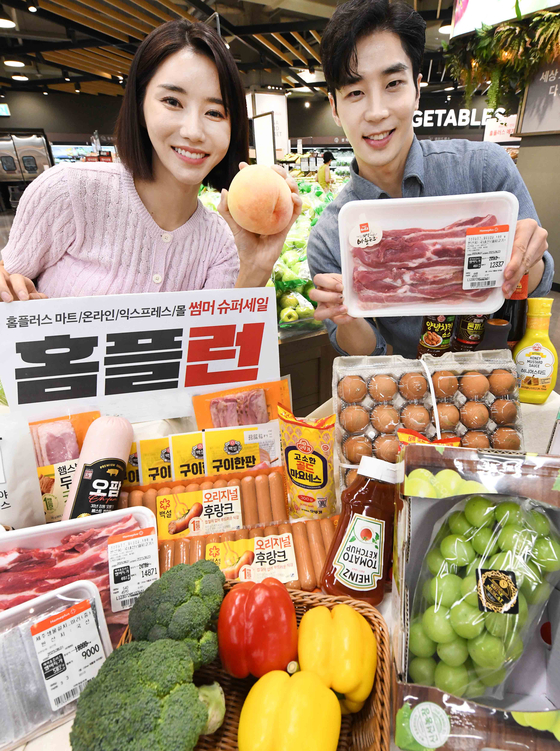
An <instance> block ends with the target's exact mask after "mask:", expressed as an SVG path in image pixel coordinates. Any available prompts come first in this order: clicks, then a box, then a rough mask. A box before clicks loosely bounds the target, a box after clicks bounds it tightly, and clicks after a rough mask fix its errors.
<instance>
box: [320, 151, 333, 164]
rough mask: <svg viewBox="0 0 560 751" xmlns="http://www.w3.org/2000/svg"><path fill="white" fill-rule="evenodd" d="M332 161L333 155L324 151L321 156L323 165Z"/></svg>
mask: <svg viewBox="0 0 560 751" xmlns="http://www.w3.org/2000/svg"><path fill="white" fill-rule="evenodd" d="M333 159H334V154H333V153H332V151H325V153H324V154H323V161H324V162H325V164H326V163H327V162H332V160H333Z"/></svg>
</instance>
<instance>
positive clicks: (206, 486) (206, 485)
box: [200, 480, 214, 490]
mask: <svg viewBox="0 0 560 751" xmlns="http://www.w3.org/2000/svg"><path fill="white" fill-rule="evenodd" d="M213 487H214V483H213V482H210V481H209V480H206V482H201V483H200V489H201V490H212V488H213Z"/></svg>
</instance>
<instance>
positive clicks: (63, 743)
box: [17, 392, 560, 751]
mask: <svg viewBox="0 0 560 751" xmlns="http://www.w3.org/2000/svg"><path fill="white" fill-rule="evenodd" d="M559 410H560V394H557V393H556V392H553V393H552V394H551V395H550V396H549V398H548V400H547V401H546V403H545V404H542V405H533V404H522V405H521V415H522V420H523V434H524V441H525V450H526V451H527V452H531V453H536V454H544V453H546V450H547V448H548V442H549V440H550V435H551V433H552V429H553V427H554V423H555V420H556V416H557V414H558V412H559ZM332 412H333V402H332V399H329V400H328V401H326V402H324V403H323V404H322V405H321V406H320V407H319V408H318V409H316V410H315V411H314V412H313V413H312V414H311V415H310V417H322V416H327V415H330V414H332ZM390 604H391V603H390V598H386V599H385V600H384V601H383V603H382V604H381V606H380V608H379V610H380V612H381V614H382V615H383V617H384V618H385V620H386V622H387V625H388V626H389V630H391V623H392V618H391V607H390ZM71 727H72V721H69V722H67V723H65V724H64V725H59V727H57V728H55V729H54V730H51V732H49V733H46V734H45V735H42V736H40V737H39V738H36V739H35V740H33V741H31V742H30V743H27V744H25V745H23V746H20V747H19V748H18V749H17V751H23V750H24V749H25V751H70V749H71V746H70V741H69V733H70V728H71Z"/></svg>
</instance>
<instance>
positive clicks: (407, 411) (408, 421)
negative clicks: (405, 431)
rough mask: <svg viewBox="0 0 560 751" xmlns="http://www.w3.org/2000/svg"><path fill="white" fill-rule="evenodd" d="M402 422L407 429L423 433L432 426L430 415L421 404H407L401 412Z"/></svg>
mask: <svg viewBox="0 0 560 751" xmlns="http://www.w3.org/2000/svg"><path fill="white" fill-rule="evenodd" d="M401 420H402V424H403V425H404V426H405V428H409V429H410V430H419V431H420V432H422V431H423V430H425V429H426V428H427V427H428V425H429V424H430V413H429V412H428V410H427V409H426V407H423V406H422V405H421V404H407V405H406V407H405V408H404V409H403V410H402V411H401Z"/></svg>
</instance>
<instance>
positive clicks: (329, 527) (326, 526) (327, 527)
mask: <svg viewBox="0 0 560 751" xmlns="http://www.w3.org/2000/svg"><path fill="white" fill-rule="evenodd" d="M319 523H320V525H321V533H322V535H323V545H324V546H325V553H327V554H328V552H329V550H330V548H331V543H332V541H333V539H334V535H335V532H336V530H335V528H334V522H333V520H332V519H321V521H320V522H319Z"/></svg>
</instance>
